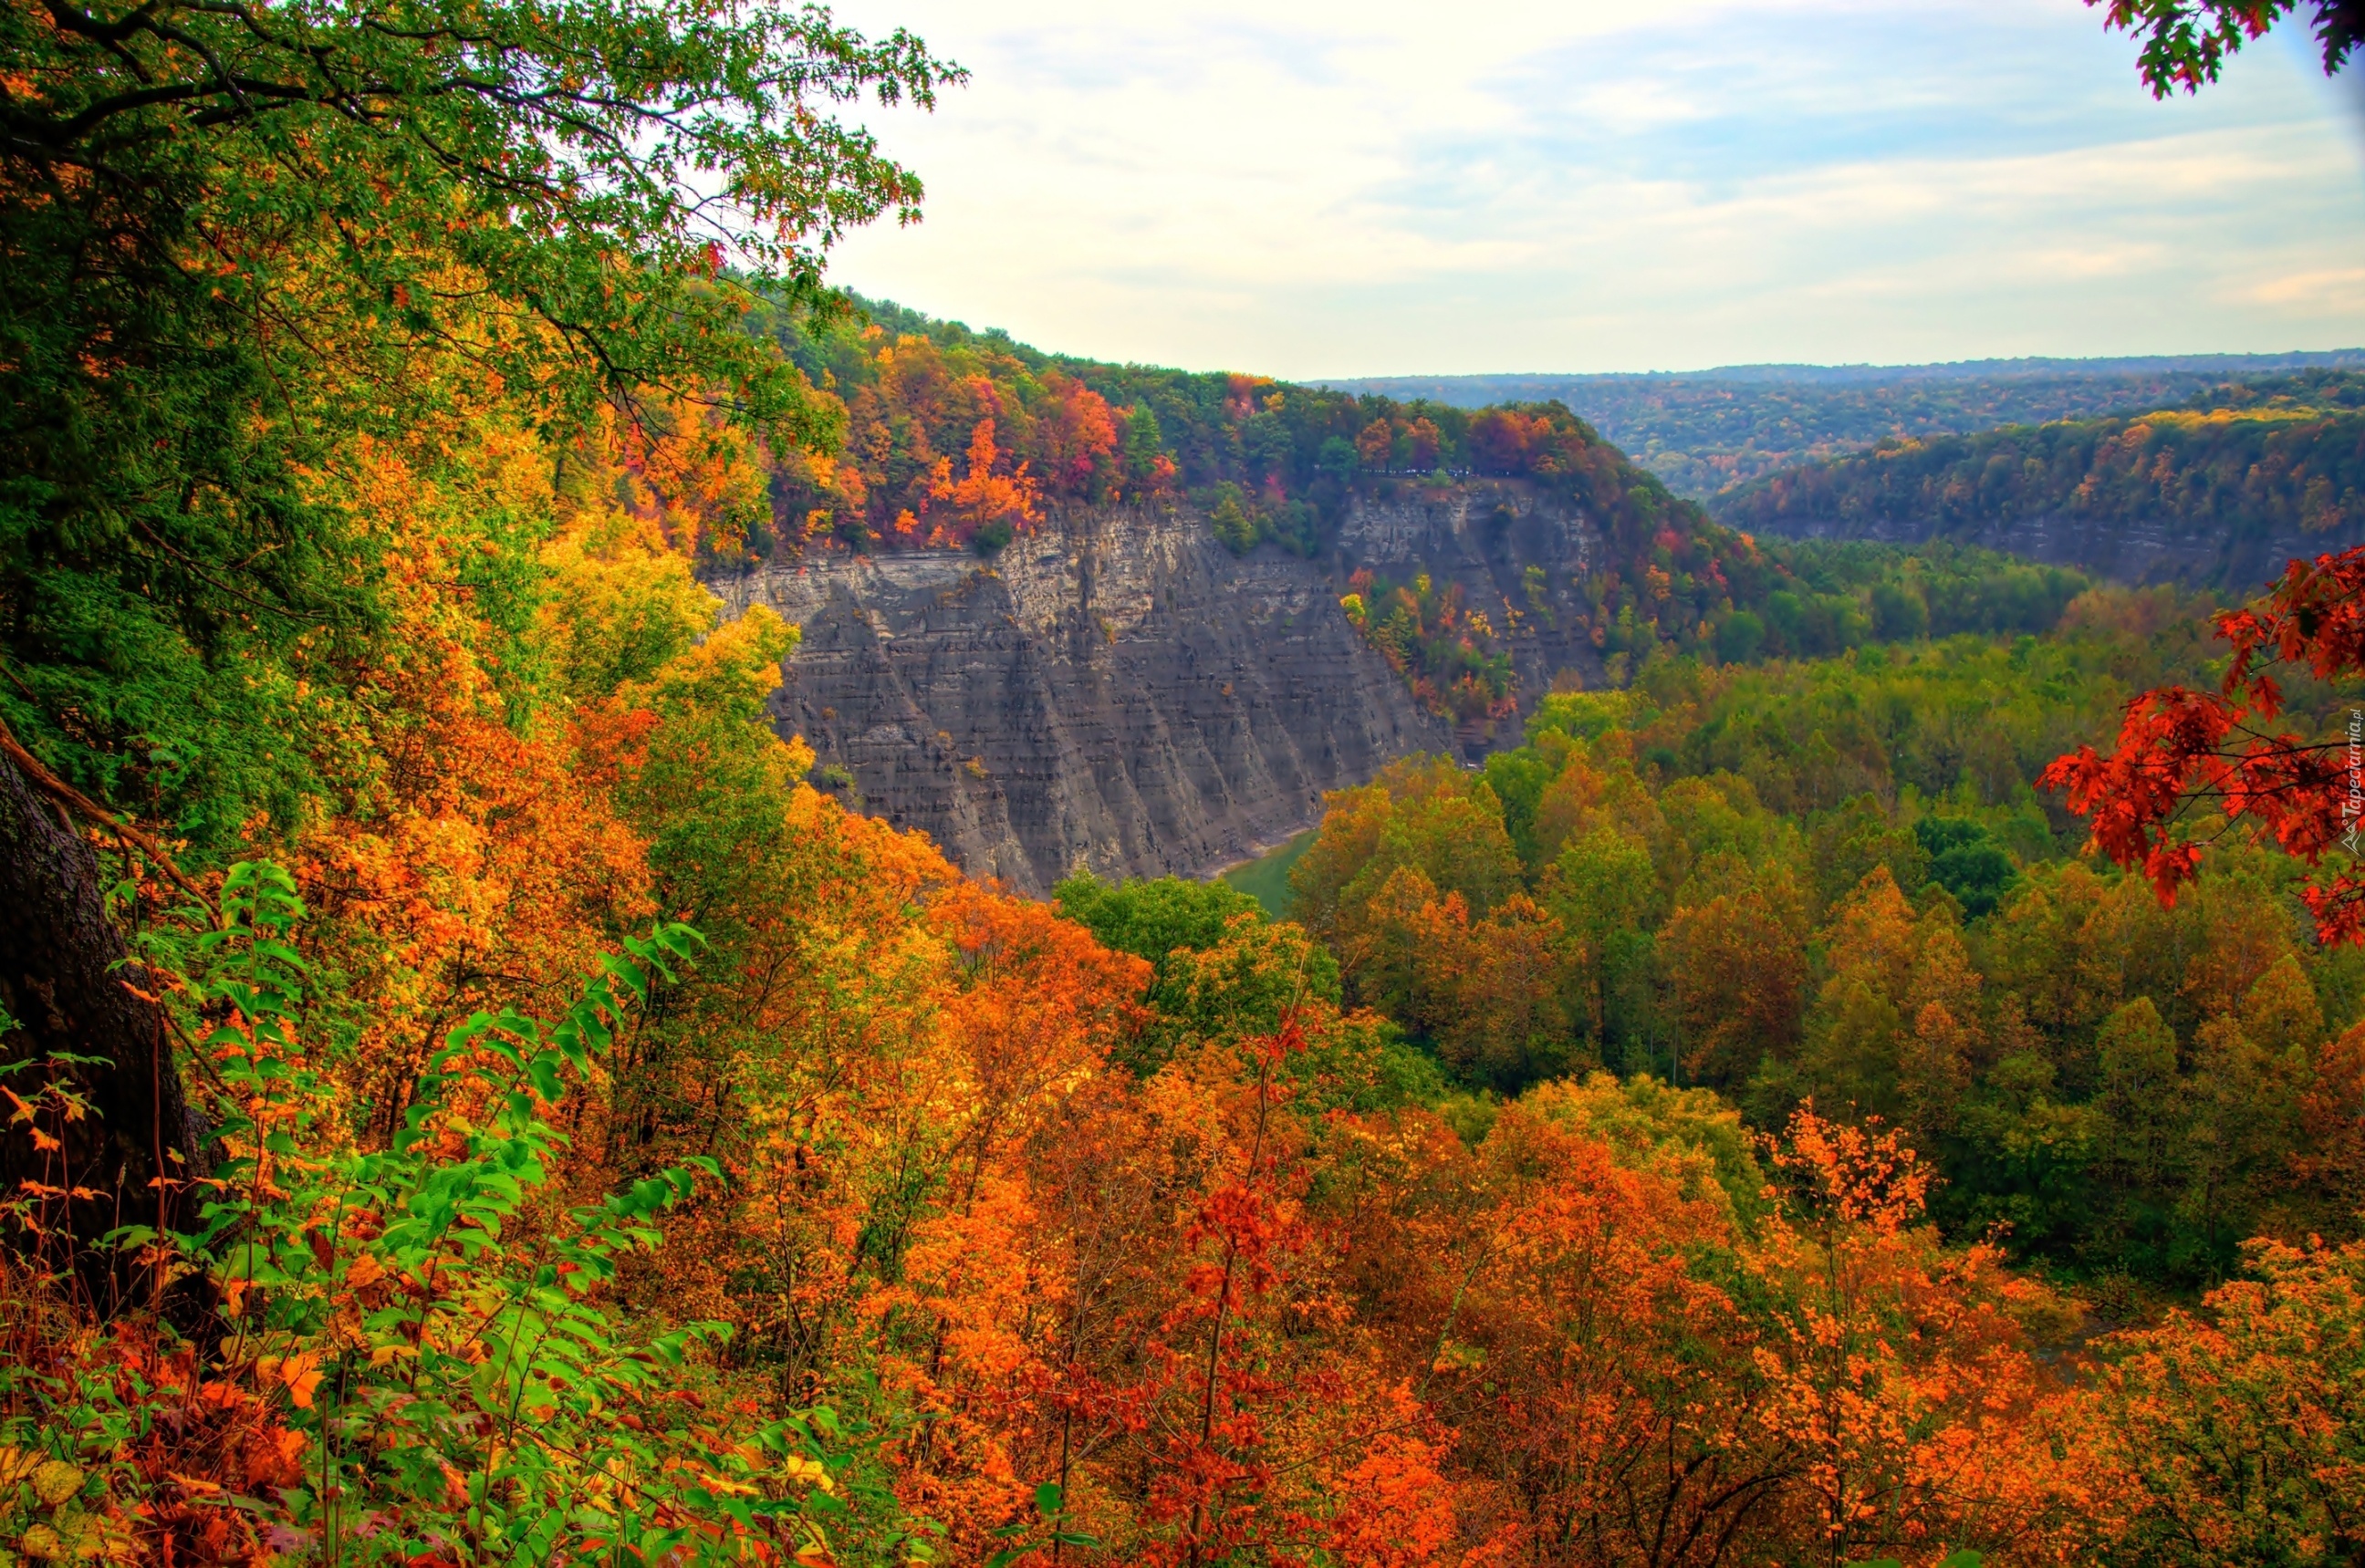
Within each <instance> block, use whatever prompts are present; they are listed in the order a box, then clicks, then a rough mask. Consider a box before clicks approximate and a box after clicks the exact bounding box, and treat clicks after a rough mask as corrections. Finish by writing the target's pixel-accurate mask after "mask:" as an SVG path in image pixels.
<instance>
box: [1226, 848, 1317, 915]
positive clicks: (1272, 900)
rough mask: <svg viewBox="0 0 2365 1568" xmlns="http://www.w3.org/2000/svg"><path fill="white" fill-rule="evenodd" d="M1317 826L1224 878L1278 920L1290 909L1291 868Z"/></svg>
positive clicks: (1230, 872) (1234, 869)
mask: <svg viewBox="0 0 2365 1568" xmlns="http://www.w3.org/2000/svg"><path fill="white" fill-rule="evenodd" d="M1320 831H1321V830H1320V829H1318V828H1307V829H1306V831H1305V832H1304V833H1301V834H1298V835H1297V836H1296V837H1295V838H1293V839H1291V840H1290V841H1289V842H1288V843H1286V844H1284V845H1283V846H1281V847H1280V848H1278V849H1275V850H1272V852H1270V853H1269V854H1265V855H1260V856H1258V857H1256V858H1255V859H1253V860H1250V861H1245V862H1243V863H1241V864H1240V865H1238V866H1235V867H1233V868H1231V869H1230V870H1228V871H1227V872H1225V873H1224V880H1225V881H1226V882H1228V883H1229V884H1231V885H1232V886H1233V887H1235V888H1238V889H1239V890H1240V891H1242V892H1244V893H1246V894H1248V895H1249V897H1250V898H1252V899H1254V900H1256V902H1259V903H1261V904H1262V905H1264V912H1265V913H1267V914H1270V915H1272V917H1273V918H1274V919H1276V920H1278V919H1280V918H1281V916H1282V915H1283V913H1286V912H1287V911H1288V908H1289V868H1291V867H1292V866H1295V865H1296V864H1297V859H1298V857H1299V856H1301V855H1304V854H1305V853H1306V850H1307V849H1308V848H1309V847H1311V846H1312V845H1313V843H1314V835H1315V834H1317V833H1318V832H1320Z"/></svg>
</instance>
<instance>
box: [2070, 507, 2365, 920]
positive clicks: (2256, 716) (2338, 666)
mask: <svg viewBox="0 0 2365 1568" xmlns="http://www.w3.org/2000/svg"><path fill="white" fill-rule="evenodd" d="M2217 632H2218V634H2219V635H2220V636H2222V637H2224V638H2225V641H2226V642H2227V643H2229V644H2232V646H2233V650H2234V657H2233V662H2232V664H2231V665H2230V666H2227V668H2226V671H2225V683H2224V685H2223V686H2222V687H2221V688H2220V689H2218V690H2216V691H2214V692H2209V691H2192V690H2188V689H2185V688H2184V687H2180V686H2169V687H2162V688H2160V689H2158V690H2156V691H2146V692H2145V693H2144V694H2143V695H2142V696H2140V697H2137V698H2135V700H2133V701H2131V702H2129V703H2128V704H2127V709H2126V719H2125V722H2124V723H2123V724H2122V725H2121V726H2120V729H2119V744H2118V748H2117V749H2116V750H2115V751H2113V752H2112V753H2111V754H2110V755H2109V756H2102V755H2101V754H2099V753H2097V752H2096V751H2095V750H2094V748H2093V747H2092V746H2080V747H2079V749H2078V750H2077V751H2076V752H2074V753H2072V754H2070V755H2069V756H2061V757H2056V758H2055V759H2054V760H2053V762H2052V763H2051V765H2050V766H2048V767H2046V770H2045V772H2044V773H2043V774H2042V775H2041V776H2040V777H2039V779H2038V782H2039V783H2041V784H2043V785H2045V786H2046V787H2047V788H2050V789H2055V790H2062V791H2063V792H2065V793H2066V794H2067V795H2068V801H2069V809H2070V810H2072V811H2074V812H2078V813H2079V815H2081V816H2083V817H2086V818H2087V819H2088V820H2089V821H2090V822H2091V823H2092V824H2093V838H2094V843H2095V845H2096V846H2099V847H2100V848H2101V849H2102V852H2103V853H2104V854H2106V855H2108V856H2110V857H2111V858H2112V859H2113V860H2115V861H2117V862H2118V863H2119V864H2120V865H2122V866H2133V865H2137V864H2140V865H2141V866H2142V867H2143V870H2144V874H2145V875H2146V876H2147V877H2149V878H2150V879H2151V880H2152V885H2153V886H2154V887H2156V888H2158V890H2159V897H2160V902H2162V903H2163V904H2169V903H2173V902H2175V898H2176V890H2177V888H2178V887H2179V886H2180V885H2181V884H2182V883H2184V882H2187V881H2189V880H2191V879H2192V877H2193V876H2194V874H2195V873H2196V871H2197V870H2198V868H2199V866H2200V860H2201V851H2202V840H2200V839H2197V838H2195V837H2194V836H2193V835H2192V834H2191V831H2190V828H2191V824H2192V823H2194V822H2195V821H2197V820H2204V819H2206V818H2207V817H2209V816H2211V815H2213V814H2214V815H2222V816H2223V817H2224V819H2225V822H2226V823H2228V824H2229V825H2236V824H2245V823H2247V825H2249V826H2251V827H2253V828H2254V829H2255V830H2256V831H2257V832H2259V834H2261V835H2262V836H2266V837H2270V838H2271V839H2272V840H2273V841H2274V843H2275V844H2276V846H2278V847H2280V848H2281V850H2282V851H2283V852H2284V853H2285V854H2288V855H2293V856H2297V857H2299V858H2300V859H2302V860H2303V861H2305V862H2306V863H2307V864H2308V865H2309V866H2310V867H2311V868H2314V869H2313V871H2312V874H2311V875H2310V877H2309V879H2308V884H2307V886H2306V887H2305V888H2304V889H2303V890H2302V891H2301V894H2300V896H2301V897H2302V898H2303V900H2305V901H2306V903H2307V907H2308V910H2309V912H2310V913H2313V914H2314V915H2315V922H2316V928H2317V931H2318V933H2319V935H2320V936H2321V938H2322V940H2323V941H2324V942H2325V943H2326V945H2327V946H2328V945H2331V944H2334V943H2341V942H2353V943H2359V944H2365V857H2360V856H2359V807H2360V793H2365V778H2360V761H2359V758H2360V745H2359V739H2358V734H2357V732H2358V725H2357V722H2356V715H2355V714H2353V713H2352V714H2351V722H2350V723H2349V725H2348V731H2347V733H2346V734H2338V735H2334V736H2331V737H2317V738H2315V739H2310V738H2308V737H2305V736H2302V735H2297V734H2290V733H2288V732H2285V731H2280V730H2278V729H2276V727H2275V725H2276V721H2277V720H2278V719H2280V718H2281V716H2282V713H2283V692H2282V687H2281V684H2280V683H2279V682H2278V681H2277V680H2276V678H2275V673H2274V672H2275V669H2276V666H2305V667H2306V668H2307V669H2308V670H2309V671H2310V672H2312V673H2313V674H2314V675H2315V678H2317V679H2319V680H2337V679H2340V678H2345V677H2353V676H2356V675H2359V674H2360V673H2365V548H2358V549H2352V550H2346V551H2342V552H2341V553H2340V554H2334V555H2318V556H2317V557H2316V558H2315V560H2313V561H2293V562H2292V563H2291V565H2290V566H2288V567H2287V568H2286V569H2285V570H2284V572H2283V575H2282V577H2281V579H2280V580H2279V581H2278V582H2276V584H2275V585H2274V588H2273V590H2272V592H2270V594H2269V595H2268V597H2267V599H2265V601H2264V602H2263V603H2260V604H2254V605H2252V606H2250V607H2249V608H2247V609H2244V610H2229V611H2227V612H2225V614H2222V615H2220V616H2218V617H2217Z"/></svg>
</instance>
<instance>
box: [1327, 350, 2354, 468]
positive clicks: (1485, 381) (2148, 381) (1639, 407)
mask: <svg viewBox="0 0 2365 1568" xmlns="http://www.w3.org/2000/svg"><path fill="white" fill-rule="evenodd" d="M2358 368H2365V350H2341V351H2336V352H2331V353H2289V354H2192V355H2183V356H2175V357H2155V358H2142V359H2082V360H2081V359H2012V360H1975V361H1968V362H1964V363H1961V364H1921V365H1809V364H1753V365H1728V366H1722V367H1720V368H1718V369H1714V370H1704V371H1698V372H1695V373H1687V374H1683V375H1448V376H1390V377H1383V378H1378V379H1373V380H1362V381H1334V382H1329V383H1327V384H1326V385H1328V386H1333V387H1336V388H1338V389H1339V390H1341V391H1353V392H1361V393H1366V394H1373V393H1376V394H1380V395H1383V396H1385V397H1389V398H1402V399H1415V398H1418V399H1424V400H1427V401H1430V402H1435V403H1441V404H1448V405H1452V406H1454V407H1459V408H1481V407H1484V406H1485V405H1486V404H1489V403H1502V402H1528V401H1539V400H1544V399H1556V400H1558V401H1560V402H1563V403H1565V404H1567V405H1568V407H1569V409H1571V410H1572V411H1573V412H1575V414H1576V415H1577V416H1578V417H1579V418H1580V419H1583V420H1586V421H1588V422H1589V423H1591V424H1592V425H1593V426H1594V428H1596V429H1597V430H1598V431H1600V432H1601V433H1602V434H1603V435H1604V436H1605V437H1607V438H1608V440H1609V441H1611V442H1614V443H1615V444H1617V445H1618V446H1619V447H1620V448H1621V449H1622V450H1624V451H1625V452H1626V453H1627V454H1628V455H1630V456H1631V457H1632V458H1633V459H1634V461H1635V462H1637V463H1639V464H1641V465H1642V466H1643V467H1645V468H1648V469H1649V470H1651V472H1653V474H1656V475H1657V476H1659V477H1660V478H1661V479H1662V480H1664V482H1665V483H1666V485H1667V487H1668V488H1670V489H1672V490H1674V491H1675V492H1676V494H1677V495H1681V496H1687V497H1690V498H1693V499H1696V500H1702V499H1706V498H1709V497H1710V496H1714V495H1716V494H1718V493H1720V492H1721V491H1725V490H1729V489H1732V488H1735V487H1739V486H1742V485H1744V484H1747V483H1748V482H1749V481H1751V480H1753V479H1756V478H1761V477H1763V476H1765V475H1767V474H1771V473H1773V472H1775V471H1777V469H1781V468H1787V467H1789V466H1792V465H1796V464H1799V463H1807V462H1813V461H1816V460H1819V459H1822V458H1827V457H1836V456H1839V455H1841V454H1844V453H1847V452H1851V451H1855V450H1858V449H1861V448H1864V447H1867V446H1871V445H1873V444H1874V443H1875V442H1880V441H1883V440H1888V439H1892V438H1914V439H1920V440H1928V439H1930V438H1932V437H1935V436H1943V435H1959V434H1967V433H1968V432H1970V431H1979V430H1986V429H1990V428H1992V427H1995V426H1998V425H2009V424H2044V423H2047V422H2049V421H2053V420H2074V419H2088V418H2093V417H2097V416H2100V415H2104V414H2118V413H2126V412H2130V411H2134V410H2139V409H2157V408H2166V407H2169V406H2171V405H2175V404H2179V403H2181V402H2184V401H2185V400H2186V399H2188V398H2192V397H2194V396H2196V395H2198V394H2201V393H2203V392H2205V391H2207V390H2208V389H2209V388H2210V387H2212V386H2217V385H2219V384H2221V383H2223V382H2225V381H2228V380H2241V379H2246V378H2249V377H2255V376H2259V375H2272V374H2275V373H2277V372H2287V371H2294V370H2307V369H2358Z"/></svg>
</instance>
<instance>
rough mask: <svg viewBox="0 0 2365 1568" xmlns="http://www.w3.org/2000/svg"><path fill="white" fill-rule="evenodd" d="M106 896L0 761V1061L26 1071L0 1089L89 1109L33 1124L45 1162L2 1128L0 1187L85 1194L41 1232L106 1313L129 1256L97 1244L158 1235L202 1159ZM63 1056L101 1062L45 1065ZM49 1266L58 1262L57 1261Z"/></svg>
mask: <svg viewBox="0 0 2365 1568" xmlns="http://www.w3.org/2000/svg"><path fill="white" fill-rule="evenodd" d="M102 886H103V884H102V882H101V880H100V877H99V867H98V857H96V856H95V854H93V853H92V851H91V847H90V846H89V845H88V844H86V843H84V841H83V839H82V837H81V836H80V835H79V834H76V833H74V832H73V831H72V830H71V829H70V828H69V827H68V826H67V825H66V824H65V823H63V822H62V821H61V820H60V815H59V812H58V810H57V808H56V807H55V806H54V805H53V804H52V803H51V802H50V801H49V800H48V799H47V798H46V797H45V796H44V795H43V794H42V793H41V792H40V791H39V790H37V789H36V788H35V786H34V784H33V782H32V780H31V779H29V778H27V777H26V774H25V772H24V770H23V769H22V768H20V767H17V764H16V763H15V762H14V761H12V760H10V758H9V757H8V756H7V755H6V753H5V752H0V1006H5V1007H6V1009H7V1011H8V1013H9V1014H10V1015H11V1016H12V1017H14V1018H15V1020H16V1025H17V1026H16V1027H15V1028H14V1029H13V1030H11V1031H10V1032H9V1033H8V1034H7V1036H6V1037H5V1038H0V1063H5V1064H17V1063H29V1064H32V1065H29V1066H18V1067H17V1068H16V1070H14V1071H11V1072H8V1073H7V1074H6V1076H5V1077H0V1084H6V1086H7V1087H8V1088H9V1089H10V1090H12V1091H14V1092H16V1093H17V1095H19V1096H21V1097H22V1098H23V1099H25V1100H27V1101H31V1100H33V1099H34V1095H35V1091H36V1090H37V1089H38V1088H39V1087H40V1086H42V1085H44V1084H49V1083H57V1084H59V1085H61V1086H62V1087H64V1088H66V1089H68V1090H70V1091H71V1092H73V1093H75V1094H77V1095H79V1096H81V1097H82V1099H83V1100H84V1103H85V1104H86V1105H87V1107H88V1111H87V1114H84V1116H83V1117H82V1118H81V1119H80V1120H78V1121H73V1122H66V1121H62V1119H61V1118H60V1117H58V1116H55V1115H50V1114H44V1115H42V1116H41V1117H40V1126H41V1128H42V1130H43V1131H44V1132H46V1133H48V1134H50V1136H52V1137H60V1138H62V1141H63V1145H64V1147H63V1148H62V1149H53V1150H48V1151H43V1150H41V1149H39V1148H37V1147H36V1146H35V1142H34V1140H33V1138H32V1137H31V1135H30V1131H29V1129H28V1127H27V1126H25V1124H24V1123H22V1122H13V1123H8V1124H6V1128H5V1133H0V1185H4V1186H5V1192H6V1194H7V1195H10V1196H15V1195H17V1194H20V1193H24V1191H25V1189H24V1186H23V1184H24V1183H26V1182H37V1183H40V1184H42V1185H45V1186H48V1187H52V1188H62V1189H67V1190H69V1191H72V1190H74V1189H81V1190H84V1192H86V1193H88V1194H89V1195H87V1196H80V1197H74V1196H67V1197H63V1198H51V1199H50V1200H49V1201H48V1203H47V1204H46V1206H45V1209H44V1210H43V1212H45V1213H46V1215H47V1218H46V1219H45V1221H44V1223H45V1224H46V1225H48V1226H50V1227H51V1229H52V1232H53V1236H52V1242H53V1243H54V1241H56V1240H59V1239H71V1241H72V1242H73V1268H74V1272H75V1273H76V1274H77V1275H78V1276H79V1277H80V1279H81V1281H82V1282H83V1284H84V1287H85V1288H86V1289H88V1290H89V1291H90V1292H91V1296H92V1302H91V1305H94V1306H95V1307H96V1308H98V1309H99V1310H101V1311H113V1310H116V1309H118V1308H119V1307H122V1306H127V1305H133V1304H134V1303H135V1302H136V1301H137V1300H139V1299H140V1297H139V1282H138V1280H137V1278H136V1269H135V1267H134V1265H133V1263H132V1261H131V1260H130V1258H129V1255H128V1254H121V1253H118V1252H116V1251H115V1250H113V1249H106V1248H103V1247H101V1246H100V1245H99V1240H100V1238H102V1237H103V1236H105V1235H106V1232H108V1231H110V1230H112V1229H114V1228H116V1227H117V1226H126V1225H151V1226H156V1227H157V1228H158V1229H159V1230H162V1229H163V1227H164V1222H165V1221H166V1220H168V1219H169V1218H170V1217H171V1214H172V1210H173V1207H174V1205H173V1204H172V1202H171V1196H172V1193H174V1191H175V1190H176V1189H177V1188H178V1186H179V1185H180V1184H181V1183H182V1182H185V1180H186V1179H187V1178H188V1177H190V1176H194V1175H196V1173H197V1170H198V1165H197V1157H198V1150H197V1148H196V1141H197V1140H196V1137H195V1136H194V1133H193V1129H192V1128H191V1126H190V1125H189V1115H188V1107H187V1102H186V1099H185V1096H184V1094H183V1092H182V1089H181V1079H180V1071H179V1069H178V1067H177V1065H176V1064H175V1063H174V1059H173V1051H172V1046H171V1041H170V1037H169V1036H168V1035H167V1033H166V1030H165V1023H164V1017H163V1010H162V1009H161V1008H160V1007H159V1006H158V1005H157V1004H156V1003H154V1002H150V1001H147V1000H145V999H144V998H142V997H141V996H140V995H138V994H136V993H135V992H134V991H132V989H131V987H132V986H135V985H139V986H141V987H142V989H146V985H145V984H144V982H146V981H147V979H148V977H147V974H146V971H145V970H143V969H140V968H139V967H138V966H137V965H129V964H125V963H124V960H125V959H126V958H128V957H129V954H128V952H127V949H126V948H125V946H124V939H123V934H122V932H120V931H119V930H118V929H117V927H116V925H115V923H114V922H113V921H112V920H110V919H109V918H107V913H106V902H105V900H104V899H103V898H102V896H101V889H102ZM118 965H121V966H122V967H120V968H118ZM62 1056H74V1057H84V1058H98V1059H95V1060H90V1061H84V1062H64V1061H59V1060H56V1059H54V1058H59V1057H62ZM13 1110H14V1107H13V1106H7V1107H5V1110H4V1111H0V1114H5V1112H6V1111H13ZM175 1155H177V1156H179V1159H178V1161H175V1159H174V1156H175ZM10 1228H11V1232H12V1234H11V1237H10V1241H11V1244H12V1245H16V1246H18V1247H20V1248H22V1247H28V1246H36V1245H39V1238H37V1237H35V1236H34V1235H32V1234H31V1233H29V1232H28V1231H27V1230H25V1229H24V1228H23V1227H16V1226H12V1227H10ZM49 1261H50V1262H51V1263H52V1264H56V1263H60V1262H62V1261H64V1260H63V1259H62V1258H59V1257H58V1256H56V1255H55V1254H54V1253H52V1254H51V1256H50V1259H49Z"/></svg>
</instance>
